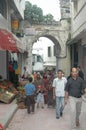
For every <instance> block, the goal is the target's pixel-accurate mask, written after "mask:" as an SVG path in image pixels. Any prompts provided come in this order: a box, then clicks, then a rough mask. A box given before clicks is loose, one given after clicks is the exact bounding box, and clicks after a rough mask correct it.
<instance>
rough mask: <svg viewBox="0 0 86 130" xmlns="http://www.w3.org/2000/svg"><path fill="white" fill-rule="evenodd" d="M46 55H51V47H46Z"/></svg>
mask: <svg viewBox="0 0 86 130" xmlns="http://www.w3.org/2000/svg"><path fill="white" fill-rule="evenodd" d="M48 57H51V47H48Z"/></svg>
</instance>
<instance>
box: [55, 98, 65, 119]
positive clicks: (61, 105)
mask: <svg viewBox="0 0 86 130" xmlns="http://www.w3.org/2000/svg"><path fill="white" fill-rule="evenodd" d="M63 109H64V97H56V117H60V114H61V113H62V112H63Z"/></svg>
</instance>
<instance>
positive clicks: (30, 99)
mask: <svg viewBox="0 0 86 130" xmlns="http://www.w3.org/2000/svg"><path fill="white" fill-rule="evenodd" d="M26 105H27V111H28V113H30V112H34V110H35V100H34V95H31V96H27V98H26Z"/></svg>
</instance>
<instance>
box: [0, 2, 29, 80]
mask: <svg viewBox="0 0 86 130" xmlns="http://www.w3.org/2000/svg"><path fill="white" fill-rule="evenodd" d="M24 2H25V1H24V0H11V1H10V0H2V1H0V32H3V31H4V32H5V33H7V37H5V35H4V37H5V39H6V38H7V39H8V37H9V35H10V36H12V38H13V39H15V43H16V46H15V47H16V48H17V49H18V51H19V53H17V52H16V51H15V54H16V56H17V57H18V58H15V56H13V55H12V57H11V53H14V51H11V50H9V48H10V47H9V48H8V49H6V48H1V44H3V43H4V39H3V38H2V43H1V40H0V63H1V64H0V75H2V77H3V78H4V79H7V78H9V75H8V64H9V61H10V60H11V59H13V58H14V59H15V60H19V58H20V59H21V57H23V56H22V55H23V54H24V51H25V49H26V48H25V45H24V44H23V42H22V37H21V36H22V30H21V21H22V20H23V19H24V9H25V4H24ZM17 36H19V37H17ZM13 39H11V40H13ZM8 43H9V41H8ZM6 46H8V44H6ZM6 46H5V47H6ZM23 48H24V49H23ZM24 58H25V57H24Z"/></svg>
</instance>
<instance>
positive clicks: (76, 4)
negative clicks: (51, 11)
mask: <svg viewBox="0 0 86 130" xmlns="http://www.w3.org/2000/svg"><path fill="white" fill-rule="evenodd" d="M77 12H78V2H77V0H76V1H74V15H76V14H77Z"/></svg>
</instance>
